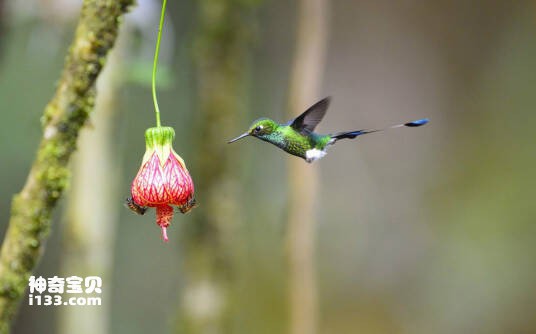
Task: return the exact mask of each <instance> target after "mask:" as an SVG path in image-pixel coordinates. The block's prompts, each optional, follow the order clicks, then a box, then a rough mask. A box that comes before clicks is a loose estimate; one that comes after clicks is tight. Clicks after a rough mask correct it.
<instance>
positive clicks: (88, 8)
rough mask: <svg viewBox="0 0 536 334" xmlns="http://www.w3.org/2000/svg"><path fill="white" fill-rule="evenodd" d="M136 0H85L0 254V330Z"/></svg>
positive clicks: (19, 293) (42, 237) (39, 249)
mask: <svg viewBox="0 0 536 334" xmlns="http://www.w3.org/2000/svg"><path fill="white" fill-rule="evenodd" d="M132 3H133V1H132V0H117V1H110V0H85V1H84V3H83V6H82V11H81V15H80V19H79V23H78V26H77V29H76V35H75V37H74V40H73V43H72V45H71V47H70V49H69V52H68V54H67V58H66V61H65V67H64V70H63V73H62V76H61V79H60V81H59V83H58V88H57V90H56V93H55V95H54V97H53V98H52V100H51V101H50V103H49V104H48V106H47V107H46V109H45V112H44V115H43V117H42V123H43V138H42V140H41V143H40V145H39V149H38V151H37V154H36V159H35V161H34V163H33V165H32V168H31V170H30V173H29V175H28V178H27V180H26V184H25V185H24V187H23V189H22V191H21V192H20V193H19V194H17V195H15V196H14V198H13V203H12V207H11V218H10V221H9V227H8V230H7V233H6V236H5V239H4V242H3V244H2V251H1V254H0V333H7V332H9V326H10V324H11V322H12V320H13V317H14V316H15V314H16V311H17V308H18V305H19V303H20V301H21V299H22V297H23V295H24V291H25V289H26V286H27V284H28V278H29V276H30V275H31V274H32V272H33V270H34V268H35V266H36V264H37V263H38V261H39V259H40V257H41V255H42V253H43V251H44V243H45V241H46V240H47V237H48V234H49V230H50V221H51V214H52V210H53V209H54V207H55V206H56V204H57V202H58V200H59V199H60V198H61V196H62V194H63V192H64V190H65V188H66V187H67V185H68V182H69V170H68V163H69V160H70V158H71V155H72V153H73V152H74V150H75V149H76V142H77V139H78V134H79V131H80V129H81V128H82V127H83V126H84V124H85V122H86V120H87V118H88V115H89V113H90V112H91V111H92V109H93V105H94V101H95V80H96V79H97V77H98V75H99V74H100V72H101V70H102V67H103V65H104V64H105V62H106V56H107V54H108V51H109V50H110V49H111V48H112V47H113V45H114V43H115V40H116V37H117V33H118V26H119V22H120V18H121V16H122V15H123V14H124V13H125V12H126V11H127V9H128V7H129V6H130V5H131V4H132Z"/></svg>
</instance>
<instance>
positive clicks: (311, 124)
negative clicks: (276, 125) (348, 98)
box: [290, 97, 331, 134]
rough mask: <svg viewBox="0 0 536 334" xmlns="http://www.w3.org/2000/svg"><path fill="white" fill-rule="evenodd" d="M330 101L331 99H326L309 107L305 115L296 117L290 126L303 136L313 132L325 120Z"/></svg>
mask: <svg viewBox="0 0 536 334" xmlns="http://www.w3.org/2000/svg"><path fill="white" fill-rule="evenodd" d="M330 99H331V98H330V97H326V98H324V99H322V100H320V101H318V102H317V103H315V104H314V105H312V106H311V107H309V109H307V110H305V112H304V113H303V114H301V115H300V116H298V117H296V119H294V120H293V121H292V122H291V123H290V126H291V127H292V128H294V130H296V131H298V132H300V133H302V134H307V133H310V132H313V131H314V129H315V128H316V126H317V125H318V123H320V121H321V120H322V118H324V115H325V114H326V111H327V110H328V107H329V101H330Z"/></svg>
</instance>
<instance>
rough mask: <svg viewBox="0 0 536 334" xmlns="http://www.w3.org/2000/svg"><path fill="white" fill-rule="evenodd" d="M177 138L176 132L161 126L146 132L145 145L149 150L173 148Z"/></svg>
mask: <svg viewBox="0 0 536 334" xmlns="http://www.w3.org/2000/svg"><path fill="white" fill-rule="evenodd" d="M174 138H175V130H173V128H172V127H169V126H160V127H155V128H149V129H147V130H145V145H147V150H154V149H158V148H161V147H165V146H171V144H172V143H173V139H174Z"/></svg>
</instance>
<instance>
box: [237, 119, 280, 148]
mask: <svg viewBox="0 0 536 334" xmlns="http://www.w3.org/2000/svg"><path fill="white" fill-rule="evenodd" d="M278 126H279V124H277V122H275V121H273V120H271V119H269V118H259V119H258V120H256V121H255V122H253V124H251V126H250V127H249V130H248V131H246V132H244V133H243V134H241V135H240V136H238V137H236V138H234V139H231V140H229V143H233V142H235V141H237V140H239V139H242V138H244V137H247V136H253V137H257V138H260V139H265V138H266V137H267V136H269V135H270V134H272V133H273V132H274V131H275V130H276V129H277V127H278Z"/></svg>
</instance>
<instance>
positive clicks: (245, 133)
mask: <svg viewBox="0 0 536 334" xmlns="http://www.w3.org/2000/svg"><path fill="white" fill-rule="evenodd" d="M247 136H249V132H244V133H243V134H241V135H240V136H238V137H236V138H234V139H231V140H229V141H228V142H227V144H230V143H234V142H235V141H237V140H238V139H242V138H244V137H247Z"/></svg>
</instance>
